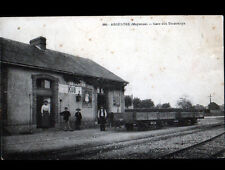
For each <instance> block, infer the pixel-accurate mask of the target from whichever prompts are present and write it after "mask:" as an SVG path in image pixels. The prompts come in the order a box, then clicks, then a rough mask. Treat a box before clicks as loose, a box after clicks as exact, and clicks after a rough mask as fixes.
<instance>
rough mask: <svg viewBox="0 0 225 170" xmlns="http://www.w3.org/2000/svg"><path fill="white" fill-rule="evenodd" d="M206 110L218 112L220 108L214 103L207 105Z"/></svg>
mask: <svg viewBox="0 0 225 170" xmlns="http://www.w3.org/2000/svg"><path fill="white" fill-rule="evenodd" d="M208 108H209V109H210V110H219V109H220V106H219V105H218V104H216V103H215V102H211V103H210V104H209V105H208Z"/></svg>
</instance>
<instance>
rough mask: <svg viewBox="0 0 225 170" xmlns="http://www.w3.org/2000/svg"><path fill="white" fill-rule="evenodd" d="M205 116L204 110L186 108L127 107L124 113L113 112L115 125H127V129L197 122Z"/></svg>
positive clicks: (143, 128)
mask: <svg viewBox="0 0 225 170" xmlns="http://www.w3.org/2000/svg"><path fill="white" fill-rule="evenodd" d="M202 118H204V112H203V111H202V110H193V109H192V110H185V109H127V110H125V112H123V113H113V124H114V126H121V125H125V127H126V128H127V130H132V129H133V127H135V126H136V127H138V129H139V130H145V129H148V128H150V127H154V128H160V127H162V126H164V125H166V124H169V125H172V124H175V123H177V124H179V125H187V124H195V123H197V119H202Z"/></svg>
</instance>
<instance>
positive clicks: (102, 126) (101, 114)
mask: <svg viewBox="0 0 225 170" xmlns="http://www.w3.org/2000/svg"><path fill="white" fill-rule="evenodd" d="M106 117H107V112H106V110H105V108H104V107H103V106H100V109H99V110H98V119H99V123H100V130H101V131H105V123H106Z"/></svg>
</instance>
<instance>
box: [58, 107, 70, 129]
mask: <svg viewBox="0 0 225 170" xmlns="http://www.w3.org/2000/svg"><path fill="white" fill-rule="evenodd" d="M60 115H61V116H63V120H64V121H65V127H64V130H65V131H67V130H72V128H71V127H70V123H69V118H70V116H71V114H70V112H69V111H68V107H65V111H63V112H61V113H60Z"/></svg>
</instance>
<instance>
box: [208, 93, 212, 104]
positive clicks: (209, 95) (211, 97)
mask: <svg viewBox="0 0 225 170" xmlns="http://www.w3.org/2000/svg"><path fill="white" fill-rule="evenodd" d="M208 97H209V104H211V102H212V101H211V98H212V96H211V94H210V95H209V96H208Z"/></svg>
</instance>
